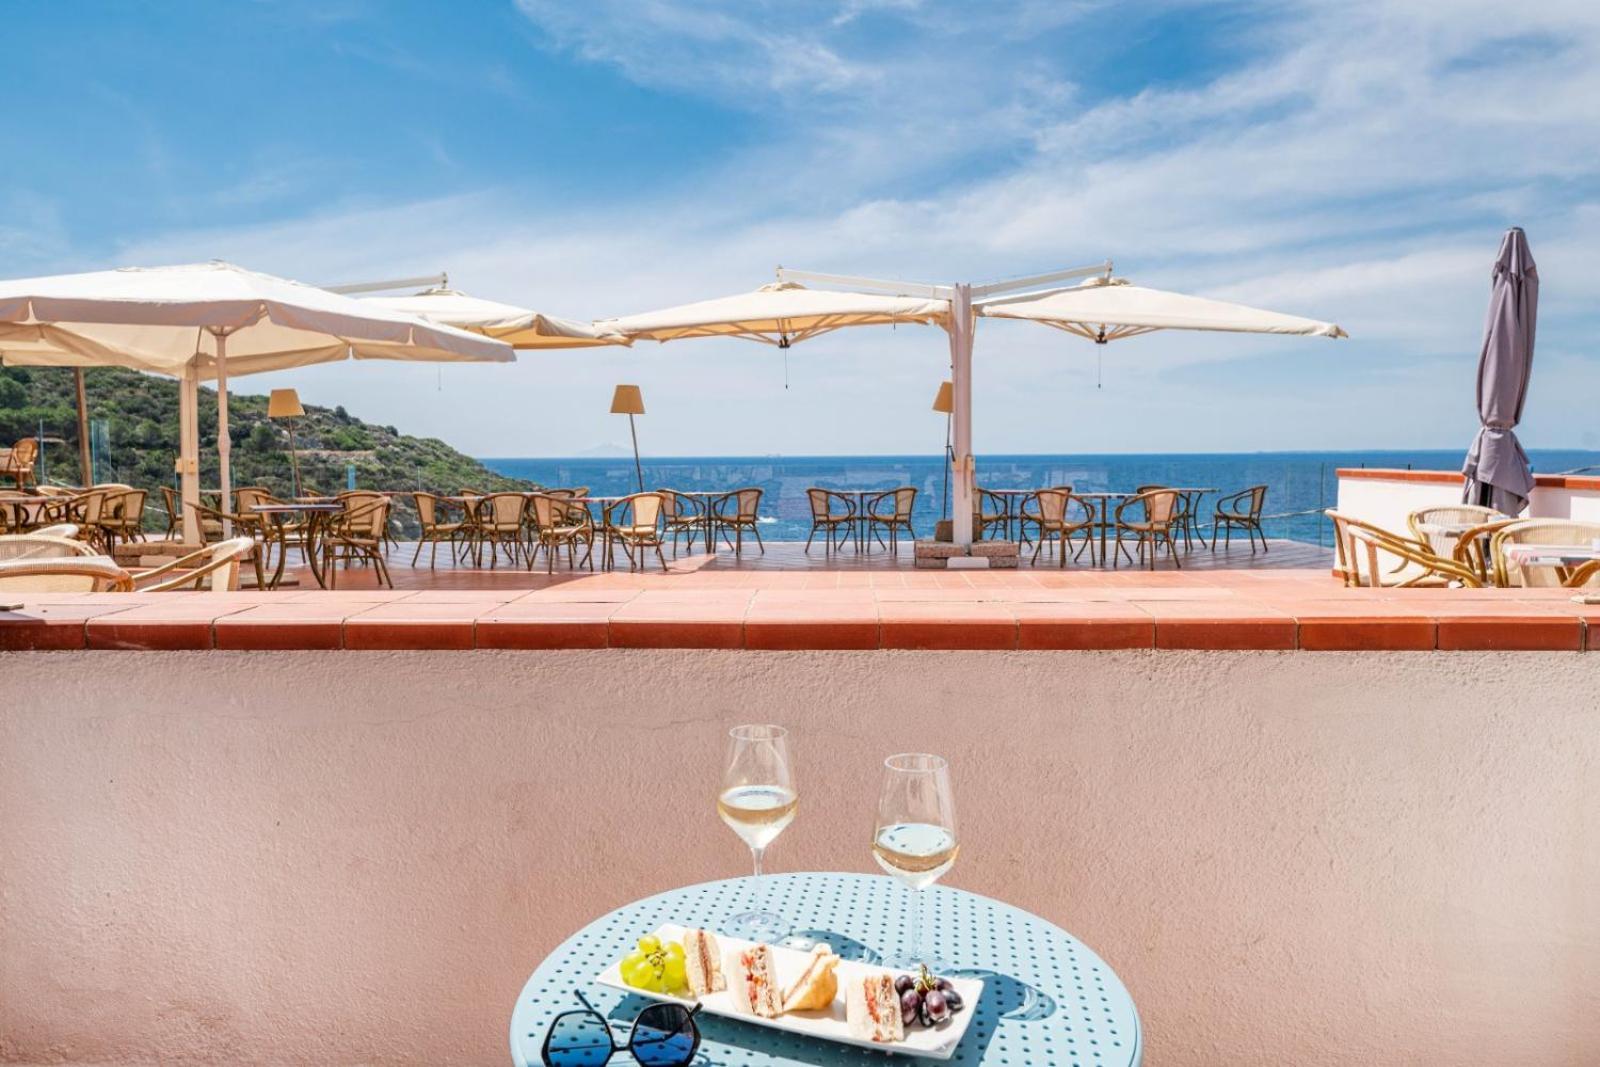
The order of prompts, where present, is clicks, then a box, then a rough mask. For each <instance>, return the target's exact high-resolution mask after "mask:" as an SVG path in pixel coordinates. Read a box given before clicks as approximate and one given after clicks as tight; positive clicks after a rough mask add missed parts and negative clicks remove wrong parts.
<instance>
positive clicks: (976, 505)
mask: <svg viewBox="0 0 1600 1067" xmlns="http://www.w3.org/2000/svg"><path fill="white" fill-rule="evenodd" d="M1006 514H1007V512H1006V498H1005V497H1003V496H1001V495H1000V494H999V493H991V492H990V491H989V490H987V489H983V488H979V489H977V490H976V491H975V492H974V493H973V496H972V536H973V537H974V538H975V539H977V540H979V541H982V540H983V539H984V538H985V537H987V536H988V533H989V529H990V527H993V526H998V527H1000V528H1001V530H1002V531H1004V529H1005V525H1006Z"/></svg>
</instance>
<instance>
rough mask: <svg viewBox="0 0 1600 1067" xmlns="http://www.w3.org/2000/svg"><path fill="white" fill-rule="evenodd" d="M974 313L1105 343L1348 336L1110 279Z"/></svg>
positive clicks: (994, 302)
mask: <svg viewBox="0 0 1600 1067" xmlns="http://www.w3.org/2000/svg"><path fill="white" fill-rule="evenodd" d="M974 310H975V311H976V312H977V313H978V314H979V315H984V316H987V317H989V318H997V319H1029V320H1031V321H1033V322H1042V323H1044V324H1045V325H1046V326H1054V327H1056V328H1057V329H1061V330H1066V331H1067V332H1068V333H1073V334H1077V335H1078V336H1079V337H1085V338H1088V339H1089V340H1091V341H1095V342H1098V343H1100V344H1104V343H1106V342H1108V341H1116V340H1120V339H1121V338H1124V337H1135V336H1137V335H1139V334H1144V333H1150V332H1151V331H1153V330H1216V331H1222V332H1226V333H1277V334H1295V335H1300V336H1308V337H1345V336H1348V335H1347V334H1346V333H1345V332H1344V330H1342V329H1340V328H1339V327H1338V326H1336V325H1334V324H1333V323H1331V322H1318V321H1316V320H1315V319H1303V318H1300V317H1298V316H1295V315H1284V314H1282V313H1280V312H1277V311H1263V310H1261V309H1260V308H1253V307H1246V306H1245V305H1243V304H1230V303H1228V302H1226V301H1223V300H1210V299H1207V298H1206V297H1201V296H1188V295H1186V294H1184V293H1170V292H1166V291H1164V290H1161V289H1146V288H1144V287H1143V286H1139V285H1131V284H1129V283H1128V282H1127V281H1126V280H1124V279H1122V278H1112V277H1107V276H1102V277H1098V278H1091V279H1089V280H1088V281H1085V282H1082V283H1080V284H1078V285H1073V286H1069V287H1067V288H1064V289H1048V290H1044V291H1041V292H1035V293H1022V294H1020V295H1017V296H1003V297H996V298H994V299H990V300H979V301H977V302H976V303H975V304H974Z"/></svg>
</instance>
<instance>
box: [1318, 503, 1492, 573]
mask: <svg viewBox="0 0 1600 1067" xmlns="http://www.w3.org/2000/svg"><path fill="white" fill-rule="evenodd" d="M1324 514H1326V515H1327V516H1328V518H1329V519H1330V520H1332V522H1333V545H1334V554H1335V561H1336V562H1335V569H1336V570H1337V571H1338V572H1339V573H1340V574H1341V575H1342V576H1343V578H1344V584H1345V585H1347V586H1350V587H1352V588H1361V587H1363V586H1371V587H1377V586H1398V587H1401V588H1410V587H1414V586H1428V585H1434V586H1437V585H1450V584H1452V583H1459V584H1461V585H1465V586H1470V587H1472V588H1478V587H1480V586H1482V585H1483V584H1484V582H1483V580H1482V579H1481V578H1480V577H1479V576H1478V574H1477V572H1476V571H1475V570H1473V568H1472V567H1471V566H1470V565H1468V564H1466V563H1463V562H1461V561H1459V560H1456V559H1452V558H1447V557H1445V556H1440V555H1438V554H1437V553H1435V552H1434V551H1433V549H1432V548H1431V547H1430V546H1429V545H1428V543H1427V542H1426V541H1419V540H1417V539H1415V538H1412V537H1406V536H1405V535H1404V534H1398V533H1395V532H1394V531H1393V530H1386V529H1384V528H1383V527H1381V526H1378V525H1376V524H1374V523H1370V522H1366V521H1364V520H1362V519H1357V518H1355V517H1353V516H1350V515H1346V514H1344V513H1343V512H1340V511H1336V510H1334V509H1332V508H1329V509H1328V510H1327V511H1326V512H1324ZM1357 534H1361V535H1362V536H1361V537H1357V536H1356V535H1357ZM1363 559H1364V560H1365V561H1366V562H1367V575H1366V577H1365V578H1363V577H1362V574H1361V562H1362V560H1363ZM1381 559H1387V560H1389V561H1391V563H1392V565H1391V566H1390V567H1389V569H1388V570H1387V571H1379V570H1374V569H1373V568H1375V567H1377V565H1378V562H1379V560H1381Z"/></svg>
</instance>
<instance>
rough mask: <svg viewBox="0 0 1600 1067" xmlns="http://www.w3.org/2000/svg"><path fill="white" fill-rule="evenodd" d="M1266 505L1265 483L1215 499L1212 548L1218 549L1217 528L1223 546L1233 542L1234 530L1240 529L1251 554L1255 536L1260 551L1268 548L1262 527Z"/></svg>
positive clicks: (1254, 547)
mask: <svg viewBox="0 0 1600 1067" xmlns="http://www.w3.org/2000/svg"><path fill="white" fill-rule="evenodd" d="M1266 505H1267V487H1266V486H1264V485H1252V486H1251V487H1250V488H1248V489H1241V490H1239V491H1238V492H1237V493H1231V494H1229V495H1228V496H1225V497H1223V498H1222V499H1220V500H1218V501H1217V507H1216V511H1214V512H1213V513H1212V516H1211V551H1213V552H1215V551H1216V550H1217V531H1218V529H1220V530H1221V531H1222V535H1223V538H1224V540H1223V543H1222V547H1223V548H1224V549H1227V548H1230V547H1232V545H1233V531H1234V530H1236V529H1239V530H1243V531H1244V532H1245V533H1246V534H1247V535H1248V536H1249V538H1250V554H1251V555H1252V556H1253V555H1255V553H1256V538H1257V537H1260V538H1261V551H1263V552H1265V551H1266V550H1267V534H1266V531H1265V530H1263V529H1262V528H1261V512H1262V509H1264V508H1265V507H1266Z"/></svg>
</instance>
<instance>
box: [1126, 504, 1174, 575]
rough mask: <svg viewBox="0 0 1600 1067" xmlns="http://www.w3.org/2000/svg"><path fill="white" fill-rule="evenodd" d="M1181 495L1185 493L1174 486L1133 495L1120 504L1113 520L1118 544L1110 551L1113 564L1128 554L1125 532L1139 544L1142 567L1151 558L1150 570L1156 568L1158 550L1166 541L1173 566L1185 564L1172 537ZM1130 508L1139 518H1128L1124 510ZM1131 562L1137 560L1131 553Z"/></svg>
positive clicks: (1129, 557)
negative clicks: (1179, 556) (1124, 542)
mask: <svg viewBox="0 0 1600 1067" xmlns="http://www.w3.org/2000/svg"><path fill="white" fill-rule="evenodd" d="M1180 496H1182V494H1181V493H1179V492H1177V491H1176V490H1173V489H1153V490H1151V491H1150V492H1148V493H1139V494H1137V495H1135V496H1131V497H1129V498H1128V499H1126V500H1124V501H1123V502H1122V503H1120V504H1118V505H1117V510H1116V511H1115V512H1114V513H1113V515H1112V520H1111V521H1112V528H1113V529H1114V530H1115V531H1116V539H1117V543H1116V545H1115V546H1114V547H1113V548H1112V550H1111V565H1112V566H1113V567H1115V566H1117V565H1118V563H1119V562H1120V559H1121V556H1122V555H1124V554H1128V550H1127V548H1125V547H1124V546H1123V543H1122V542H1123V540H1124V535H1127V536H1129V537H1131V538H1132V539H1133V541H1134V542H1135V544H1136V545H1137V546H1138V550H1139V559H1138V562H1139V565H1140V566H1144V565H1145V564H1146V562H1147V559H1148V564H1149V567H1150V569H1151V570H1155V567H1156V549H1157V548H1159V547H1160V546H1161V545H1163V544H1164V545H1166V546H1167V552H1168V554H1169V555H1171V556H1172V565H1173V566H1174V567H1178V568H1180V569H1181V568H1182V567H1183V563H1182V562H1181V561H1180V560H1179V559H1178V547H1177V545H1176V544H1175V543H1174V542H1173V540H1172V527H1173V524H1174V523H1175V522H1176V521H1177V517H1178V498H1179V497H1180ZM1128 511H1135V516H1136V517H1133V518H1125V517H1124V513H1125V512H1128ZM1147 548H1148V549H1149V552H1148V555H1147V553H1146V549H1147ZM1128 562H1130V563H1132V562H1134V559H1133V556H1132V555H1131V554H1128Z"/></svg>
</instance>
